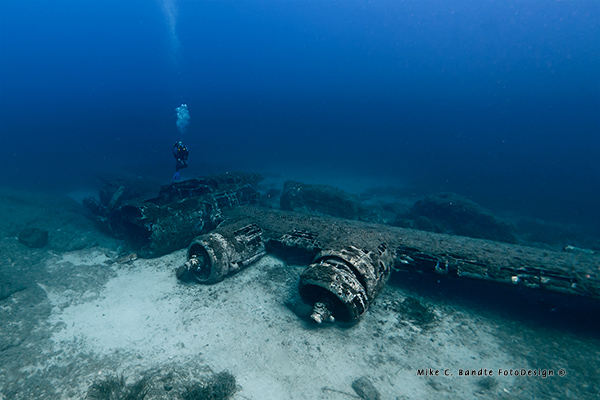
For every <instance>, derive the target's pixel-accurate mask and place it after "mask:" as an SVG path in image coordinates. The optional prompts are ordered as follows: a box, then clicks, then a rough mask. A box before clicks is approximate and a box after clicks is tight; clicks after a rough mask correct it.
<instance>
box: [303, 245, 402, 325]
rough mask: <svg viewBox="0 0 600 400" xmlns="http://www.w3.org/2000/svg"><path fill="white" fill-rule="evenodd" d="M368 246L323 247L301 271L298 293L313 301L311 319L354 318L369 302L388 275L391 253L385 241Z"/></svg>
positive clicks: (364, 309)
mask: <svg viewBox="0 0 600 400" xmlns="http://www.w3.org/2000/svg"><path fill="white" fill-rule="evenodd" d="M371 247H372V248H370V249H369V248H365V247H360V248H359V247H356V246H352V245H350V246H346V247H342V248H340V249H339V250H324V251H322V252H321V253H319V254H318V255H317V257H316V258H315V260H314V261H313V263H312V264H311V265H310V266H309V267H308V268H307V269H306V270H305V271H304V272H303V273H302V275H301V276H300V284H299V291H300V297H302V300H304V302H305V303H307V304H309V305H311V304H312V305H313V313H312V314H311V318H312V319H313V320H314V321H315V322H317V323H321V322H323V321H333V320H334V319H337V320H340V321H342V322H355V321H357V320H358V319H359V318H360V317H361V316H362V315H363V314H364V313H365V311H366V310H367V309H368V307H369V305H371V303H373V300H374V299H375V297H376V296H377V295H378V294H379V292H380V291H381V289H382V288H383V286H384V285H385V284H386V282H387V280H388V278H389V276H390V272H391V270H392V268H391V267H392V256H391V254H390V252H389V251H388V249H387V245H386V244H385V243H379V245H378V246H376V247H375V246H371Z"/></svg>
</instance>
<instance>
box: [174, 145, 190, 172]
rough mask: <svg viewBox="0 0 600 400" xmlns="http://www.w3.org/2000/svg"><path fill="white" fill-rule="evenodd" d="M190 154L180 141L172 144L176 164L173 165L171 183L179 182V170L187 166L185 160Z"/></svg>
mask: <svg viewBox="0 0 600 400" xmlns="http://www.w3.org/2000/svg"><path fill="white" fill-rule="evenodd" d="M189 154H190V152H189V150H188V148H187V146H186V145H185V144H183V142H182V141H181V140H178V141H176V142H175V143H173V156H175V160H177V163H176V164H175V175H173V181H178V180H179V170H180V169H182V168H186V167H187V166H188V163H187V158H188V155H189Z"/></svg>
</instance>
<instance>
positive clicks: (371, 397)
mask: <svg viewBox="0 0 600 400" xmlns="http://www.w3.org/2000/svg"><path fill="white" fill-rule="evenodd" d="M352 389H354V391H355V392H356V394H357V395H358V396H359V397H360V398H361V399H364V400H380V399H381V395H380V394H379V392H378V391H377V389H375V386H373V383H371V381H370V380H369V378H367V377H366V376H363V377H362V378H358V379H357V380H355V381H354V382H352Z"/></svg>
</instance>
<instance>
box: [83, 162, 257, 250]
mask: <svg viewBox="0 0 600 400" xmlns="http://www.w3.org/2000/svg"><path fill="white" fill-rule="evenodd" d="M258 180H260V176H259V175H255V174H242V173H236V174H222V175H215V176H211V177H207V178H201V179H192V180H189V181H183V182H178V183H173V184H171V185H165V186H163V187H162V188H161V190H160V193H159V195H158V197H156V198H154V199H149V200H142V201H130V202H123V203H121V202H120V201H119V200H118V199H120V198H121V196H120V195H117V194H118V193H119V192H123V191H124V189H121V188H118V189H117V191H116V192H114V194H113V196H112V199H115V198H116V200H115V201H112V199H111V200H110V201H109V202H108V204H107V206H104V205H102V204H100V203H98V202H97V201H95V200H94V199H93V198H88V199H86V201H85V202H84V205H86V206H87V207H88V209H89V210H90V211H92V213H94V214H95V215H96V217H97V221H98V222H100V223H101V224H102V225H103V226H104V227H106V229H107V230H108V231H109V232H111V233H112V234H113V235H115V236H116V237H118V238H122V239H125V240H126V241H127V242H128V243H129V245H130V246H131V247H132V248H133V250H135V251H136V252H137V253H138V255H139V256H140V257H145V258H149V257H158V256H161V255H164V254H167V253H169V252H172V251H175V250H178V249H182V248H185V247H187V246H188V245H189V243H190V242H191V241H192V239H193V238H194V237H196V236H198V235H201V234H204V233H208V232H210V231H212V230H213V229H215V228H216V227H217V226H218V225H219V224H220V223H221V222H222V217H221V211H222V210H223V209H226V208H229V207H237V206H240V205H246V204H252V203H256V202H257V200H258V198H259V193H258V192H257V191H256V190H255V189H254V187H253V186H252V184H253V183H254V184H255V183H256V182H257V181H258ZM121 187H123V186H121Z"/></svg>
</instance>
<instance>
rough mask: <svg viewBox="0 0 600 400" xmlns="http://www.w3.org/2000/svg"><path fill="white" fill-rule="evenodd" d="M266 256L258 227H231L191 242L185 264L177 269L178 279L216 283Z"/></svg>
mask: <svg viewBox="0 0 600 400" xmlns="http://www.w3.org/2000/svg"><path fill="white" fill-rule="evenodd" d="M264 255H265V245H264V242H263V239H262V231H261V229H260V228H259V227H258V225H256V224H250V225H247V224H246V225H243V226H240V225H239V224H233V225H229V226H227V227H225V228H222V229H217V230H215V231H213V232H211V233H209V234H206V235H202V236H199V237H197V238H196V239H194V240H193V241H192V243H191V244H190V246H189V248H188V254H187V261H186V263H185V264H184V265H183V266H181V267H179V268H178V269H177V278H178V279H180V280H183V281H189V280H195V281H197V282H200V283H217V282H220V281H222V280H223V278H225V277H226V276H227V275H231V274H233V273H235V272H238V271H240V270H241V269H243V268H245V267H247V266H248V265H250V264H251V263H253V262H254V261H257V260H258V259H260V258H261V257H262V256H264Z"/></svg>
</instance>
